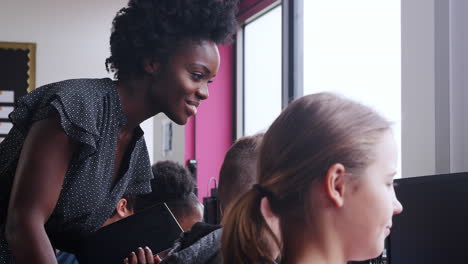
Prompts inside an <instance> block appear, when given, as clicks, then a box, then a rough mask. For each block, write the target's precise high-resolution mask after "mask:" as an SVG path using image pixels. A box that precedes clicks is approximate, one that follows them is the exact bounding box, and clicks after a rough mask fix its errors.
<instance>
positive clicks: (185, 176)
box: [135, 160, 196, 211]
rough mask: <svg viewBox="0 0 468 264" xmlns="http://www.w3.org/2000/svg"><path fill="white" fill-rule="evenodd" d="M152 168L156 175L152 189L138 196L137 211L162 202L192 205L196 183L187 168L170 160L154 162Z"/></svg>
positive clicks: (152, 182) (152, 181)
mask: <svg viewBox="0 0 468 264" xmlns="http://www.w3.org/2000/svg"><path fill="white" fill-rule="evenodd" d="M152 169H153V175H154V179H153V180H151V189H152V191H151V193H149V194H145V195H142V196H139V197H137V201H136V205H135V209H136V211H140V210H143V209H145V208H147V207H150V206H152V205H154V204H156V203H162V202H166V203H168V204H170V203H177V204H186V205H187V206H189V207H190V206H191V204H192V203H193V201H192V200H193V196H195V195H194V194H193V191H194V190H195V186H196V183H195V179H194V178H193V177H192V175H191V174H190V172H189V171H188V170H187V169H185V168H184V167H183V166H182V165H180V164H178V163H176V162H173V161H169V160H167V161H160V162H158V163H156V164H154V165H153V167H152ZM195 198H196V197H195ZM171 209H173V208H171Z"/></svg>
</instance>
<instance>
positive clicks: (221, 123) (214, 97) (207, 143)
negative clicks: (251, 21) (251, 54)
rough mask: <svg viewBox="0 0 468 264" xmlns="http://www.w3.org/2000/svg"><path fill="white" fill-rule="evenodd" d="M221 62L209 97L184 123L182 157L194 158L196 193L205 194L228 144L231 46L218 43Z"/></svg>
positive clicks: (230, 123) (232, 79)
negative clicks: (183, 153)
mask: <svg viewBox="0 0 468 264" xmlns="http://www.w3.org/2000/svg"><path fill="white" fill-rule="evenodd" d="M219 52H220V56H221V65H220V69H219V71H218V75H217V76H216V77H215V79H214V82H213V83H212V84H211V85H210V86H209V95H210V96H209V98H208V100H206V101H204V102H202V104H201V106H200V107H199V109H198V113H197V115H196V117H195V118H194V119H193V118H192V120H190V122H189V123H188V124H187V125H186V127H185V160H186V161H187V160H189V159H193V158H195V159H196V160H197V161H198V196H199V198H202V197H205V196H207V194H208V192H209V188H208V182H209V179H210V178H211V177H215V178H216V179H218V174H219V170H220V168H221V164H222V162H223V159H224V154H225V153H226V151H227V149H228V148H229V147H230V146H231V144H232V138H233V136H232V130H233V128H232V124H233V105H232V104H233V90H234V87H233V83H234V71H233V69H234V65H233V62H234V60H233V47H232V46H219Z"/></svg>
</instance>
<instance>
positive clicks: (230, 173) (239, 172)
mask: <svg viewBox="0 0 468 264" xmlns="http://www.w3.org/2000/svg"><path fill="white" fill-rule="evenodd" d="M262 138H263V133H261V134H257V135H254V136H249V137H243V138H241V139H239V140H238V141H237V142H236V143H234V145H232V146H231V148H230V149H229V150H228V152H227V153H226V156H225V157H224V162H223V165H222V166H221V171H220V173H219V187H218V197H219V201H220V207H221V212H222V214H223V215H224V214H226V213H227V212H228V211H229V209H230V208H231V206H232V205H233V204H234V203H235V202H236V201H237V200H239V197H241V196H242V195H243V194H244V193H246V192H247V191H248V190H249V189H250V188H251V187H252V186H253V185H254V184H255V181H256V175H257V173H256V170H257V159H258V150H259V147H260V143H261V141H262Z"/></svg>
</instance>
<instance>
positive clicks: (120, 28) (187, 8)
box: [106, 0, 238, 80]
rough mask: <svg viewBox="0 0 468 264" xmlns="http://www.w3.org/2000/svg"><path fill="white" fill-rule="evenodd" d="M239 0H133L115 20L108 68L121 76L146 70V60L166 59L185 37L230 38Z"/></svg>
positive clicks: (117, 76)
mask: <svg viewBox="0 0 468 264" xmlns="http://www.w3.org/2000/svg"><path fill="white" fill-rule="evenodd" d="M237 2H238V1H237V0H130V1H129V3H128V6H127V7H124V8H122V9H121V10H120V11H119V12H117V15H116V16H115V18H114V21H113V22H112V34H111V37H110V50H111V56H110V57H109V58H107V60H106V69H107V70H108V71H109V72H114V75H115V78H116V79H119V80H125V79H127V80H128V79H131V78H135V77H138V76H141V75H143V74H144V69H143V60H144V59H153V60H156V61H159V62H162V63H164V62H165V61H167V59H168V58H169V57H170V56H171V55H172V53H173V52H174V49H175V48H176V47H177V44H179V43H180V41H183V40H194V41H201V40H211V41H213V42H215V43H216V44H220V43H226V42H228V41H231V37H232V35H233V34H234V33H235V32H236V30H237V21H236V12H237Z"/></svg>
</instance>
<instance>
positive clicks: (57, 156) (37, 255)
mask: <svg viewBox="0 0 468 264" xmlns="http://www.w3.org/2000/svg"><path fill="white" fill-rule="evenodd" d="M75 145H76V144H75V143H74V141H73V140H72V139H71V138H69V137H68V136H67V135H66V134H65V132H64V131H63V129H62V127H61V126H60V121H59V118H58V117H53V118H49V119H44V120H40V121H37V122H35V123H33V125H32V127H31V129H30V131H29V133H28V135H27V137H26V139H25V142H24V145H23V148H22V151H21V155H20V158H19V161H18V166H17V169H16V175H15V179H14V182H13V187H12V191H11V196H10V203H9V207H8V216H7V223H6V237H7V240H8V244H9V247H10V249H11V251H12V254H13V256H14V257H15V261H16V262H15V263H18V264H25V263H28V264H29V263H38V264H42V263H44V264H45V263H47V264H49V263H56V258H55V253H54V251H53V248H52V245H51V243H50V240H49V238H48V237H47V234H46V232H45V229H44V224H45V223H46V221H47V219H48V218H49V217H50V215H51V214H52V212H53V210H54V208H55V205H56V204H57V201H58V198H59V195H60V191H61V189H62V184H63V180H64V178H65V174H66V172H67V169H68V166H69V163H70V160H71V157H72V154H73V151H74V150H75Z"/></svg>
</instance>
